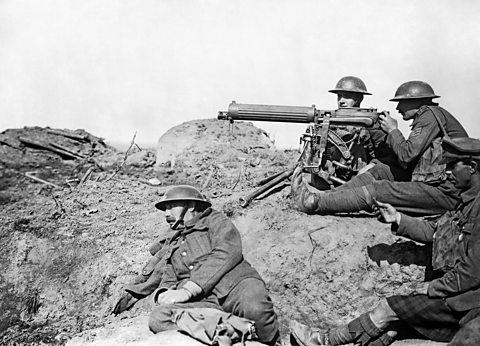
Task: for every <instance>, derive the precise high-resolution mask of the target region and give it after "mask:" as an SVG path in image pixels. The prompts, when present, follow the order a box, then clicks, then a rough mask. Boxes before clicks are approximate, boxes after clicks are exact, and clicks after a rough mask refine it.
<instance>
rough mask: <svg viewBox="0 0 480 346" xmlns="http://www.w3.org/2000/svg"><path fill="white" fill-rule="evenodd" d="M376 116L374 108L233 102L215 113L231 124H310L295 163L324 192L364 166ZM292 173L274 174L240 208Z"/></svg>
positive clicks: (347, 178) (341, 182) (288, 171)
mask: <svg viewBox="0 0 480 346" xmlns="http://www.w3.org/2000/svg"><path fill="white" fill-rule="evenodd" d="M379 115H380V113H378V112H377V110H376V109H375V108H356V107H348V108H347V107H346V108H339V109H335V110H321V109H317V108H316V107H315V105H312V106H311V107H302V106H275V105H260V104H242V103H236V102H235V101H232V103H230V105H229V106H228V111H226V112H225V111H220V112H219V113H218V119H219V120H228V121H229V122H230V123H231V124H233V122H234V121H235V120H244V121H266V122H283V123H299V124H309V125H308V127H307V129H306V131H305V133H303V134H302V135H301V137H300V144H301V145H302V150H301V154H300V157H299V159H298V162H301V163H302V165H303V167H304V170H305V171H307V172H309V173H311V176H312V182H311V184H312V185H313V186H315V187H316V188H318V189H322V190H325V189H329V188H332V187H334V186H338V185H341V184H343V183H345V182H346V181H347V180H349V179H351V177H352V176H354V175H355V174H356V173H357V172H358V170H359V169H360V168H362V167H363V166H364V165H365V164H366V162H367V160H368V157H367V156H368V154H367V153H366V150H365V146H364V143H365V138H366V137H367V134H366V130H367V129H370V128H376V127H378V117H379ZM298 162H297V164H298ZM292 173H293V169H290V170H287V171H285V172H280V173H278V174H276V175H275V176H274V179H272V180H271V181H270V182H268V183H266V184H265V185H264V186H262V187H261V188H260V189H258V190H257V191H255V192H253V193H252V194H250V195H249V196H247V197H245V198H242V199H241V205H242V206H243V207H245V206H247V205H248V203H249V202H250V201H251V200H252V199H254V198H255V197H257V196H259V195H261V194H262V193H263V192H266V191H267V190H269V189H270V188H272V187H273V186H275V185H276V184H278V183H279V182H281V181H282V180H284V179H286V178H288V177H290V176H291V174H292Z"/></svg>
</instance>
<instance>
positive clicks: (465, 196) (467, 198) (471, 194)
mask: <svg viewBox="0 0 480 346" xmlns="http://www.w3.org/2000/svg"><path fill="white" fill-rule="evenodd" d="M479 193H480V185H474V186H472V187H471V188H469V189H468V190H466V191H465V192H462V193H461V194H460V199H461V200H462V203H463V204H464V205H465V204H468V203H470V202H471V201H472V200H473V199H474V198H475V197H477V195H478V194H479Z"/></svg>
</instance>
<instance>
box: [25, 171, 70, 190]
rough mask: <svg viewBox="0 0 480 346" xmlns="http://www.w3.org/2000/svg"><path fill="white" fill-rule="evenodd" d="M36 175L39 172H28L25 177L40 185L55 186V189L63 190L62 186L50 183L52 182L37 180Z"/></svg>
mask: <svg viewBox="0 0 480 346" xmlns="http://www.w3.org/2000/svg"><path fill="white" fill-rule="evenodd" d="M35 173H37V172H26V173H25V176H26V177H27V178H30V179H32V180H35V181H38V182H40V183H42V184H45V185H49V186H53V187H56V188H59V189H61V187H60V186H58V185H56V184H54V183H50V182H48V181H46V180H43V179H40V178H37V177H36V176H34V175H33V174H35Z"/></svg>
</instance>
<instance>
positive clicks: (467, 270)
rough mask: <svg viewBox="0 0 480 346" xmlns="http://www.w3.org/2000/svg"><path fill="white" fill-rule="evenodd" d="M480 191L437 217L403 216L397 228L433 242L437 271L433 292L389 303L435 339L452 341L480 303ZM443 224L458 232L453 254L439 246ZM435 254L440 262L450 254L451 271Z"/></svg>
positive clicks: (396, 231) (398, 232)
mask: <svg viewBox="0 0 480 346" xmlns="http://www.w3.org/2000/svg"><path fill="white" fill-rule="evenodd" d="M479 193H480V186H473V187H472V188H471V189H469V190H467V191H465V192H464V193H462V194H461V195H460V196H461V198H460V201H459V203H458V205H457V207H456V208H455V210H453V211H449V212H447V213H445V214H444V215H442V217H440V218H439V219H438V220H437V221H424V220H419V219H415V218H412V217H409V216H407V215H402V217H401V222H400V225H399V226H398V227H397V226H392V231H393V233H394V234H396V235H401V236H404V237H407V238H410V239H413V240H416V241H418V242H422V243H433V255H432V258H433V260H434V261H433V266H434V268H433V269H435V270H436V271H437V274H436V276H437V278H436V279H434V280H432V281H431V282H430V284H429V286H428V296H425V295H419V296H414V297H412V296H393V297H390V298H388V299H387V302H388V304H389V305H390V307H391V308H392V310H393V311H394V312H395V313H396V314H397V315H398V316H399V317H400V319H401V320H402V321H403V322H404V323H406V324H408V325H410V326H411V327H413V328H414V329H415V330H417V331H418V332H420V333H421V334H423V335H424V336H426V337H428V338H430V339H432V340H435V341H450V340H451V339H452V338H453V336H454V335H455V333H456V332H457V331H458V329H459V321H460V320H461V318H462V317H463V316H464V315H465V314H466V313H468V312H469V311H470V310H471V309H474V308H478V307H480V288H479V286H480V218H479V217H480V195H479ZM439 228H443V230H442V232H443V233H450V232H451V233H452V234H455V237H454V238H453V241H454V242H455V245H456V246H455V247H454V248H453V251H454V252H455V253H454V254H453V256H452V257H449V256H446V254H445V251H446V250H445V248H444V247H442V246H441V245H440V244H439V243H440V241H441V240H440V239H438V231H439ZM435 235H437V237H435ZM444 245H447V246H448V245H450V246H451V244H444ZM450 246H449V248H450ZM436 258H438V260H439V262H442V261H446V260H447V258H448V259H449V261H448V262H450V263H446V264H447V268H448V269H442V268H438V267H437V265H438V264H437V265H436V263H435V262H436V261H435V259H436ZM452 262H455V263H452ZM425 320H428V321H429V323H425ZM434 322H436V323H434Z"/></svg>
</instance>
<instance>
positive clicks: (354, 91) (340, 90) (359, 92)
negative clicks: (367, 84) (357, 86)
mask: <svg viewBox="0 0 480 346" xmlns="http://www.w3.org/2000/svg"><path fill="white" fill-rule="evenodd" d="M328 92H329V93H332V94H338V93H353V94H362V95H372V94H371V93H369V92H367V91H358V90H345V89H331V90H329V91H328Z"/></svg>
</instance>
